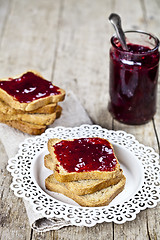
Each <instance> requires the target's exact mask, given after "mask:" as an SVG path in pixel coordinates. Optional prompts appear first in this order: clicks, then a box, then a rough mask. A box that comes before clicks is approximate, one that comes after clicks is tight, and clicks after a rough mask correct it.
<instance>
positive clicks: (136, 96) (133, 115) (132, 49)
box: [108, 31, 159, 125]
mask: <svg viewBox="0 0 160 240" xmlns="http://www.w3.org/2000/svg"><path fill="white" fill-rule="evenodd" d="M125 36H126V42H127V46H128V50H127V51H126V50H123V49H122V47H121V44H120V42H119V41H118V39H117V38H116V37H115V36H113V37H112V38H111V44H112V46H111V49H110V78H109V93H110V102H109V106H108V108H109V111H110V113H111V114H112V116H113V117H114V118H115V119H116V120H118V121H120V122H122V123H125V124H133V125H136V124H144V123H147V122H148V121H150V120H151V119H152V118H153V116H154V114H155V113H156V100H157V85H158V73H159V71H158V68H159V51H158V47H159V40H158V38H157V37H155V36H153V35H151V34H149V33H146V32H142V31H126V32H125Z"/></svg>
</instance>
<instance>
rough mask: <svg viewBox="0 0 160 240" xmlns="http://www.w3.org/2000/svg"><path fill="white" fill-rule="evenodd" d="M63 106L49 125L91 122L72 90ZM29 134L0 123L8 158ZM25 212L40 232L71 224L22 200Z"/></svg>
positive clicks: (73, 124) (70, 125)
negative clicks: (59, 113)
mask: <svg viewBox="0 0 160 240" xmlns="http://www.w3.org/2000/svg"><path fill="white" fill-rule="evenodd" d="M61 106H62V108H63V111H62V115H61V117H60V118H59V119H57V120H56V121H55V122H54V123H53V124H52V125H50V127H56V126H64V127H75V126H80V125H81V124H92V122H91V120H90V118H89V117H88V115H87V113H86V111H85V110H84V108H83V107H82V105H81V104H80V102H79V101H78V99H77V98H76V96H75V95H74V94H73V93H72V92H68V93H67V95H66V98H65V100H64V101H63V102H62V103H61ZM30 136H31V135H28V134H25V133H22V132H20V131H19V130H16V129H14V128H11V127H9V126H7V125H5V124H3V123H0V140H1V142H2V144H3V145H4V148H5V151H6V154H7V156H8V158H12V157H14V156H15V155H16V153H17V151H18V147H19V144H20V143H21V142H23V141H24V139H26V138H28V137H30ZM23 201H24V204H25V207H26V212H27V215H28V219H29V222H30V225H31V227H32V228H33V229H35V230H36V231H40V232H45V231H49V230H58V229H60V228H62V227H64V226H68V225H71V224H70V222H67V221H65V220H64V219H58V218H49V219H47V218H44V217H43V216H42V215H41V214H39V213H37V212H34V211H33V209H32V206H31V205H30V203H29V202H28V201H26V200H24V199H23Z"/></svg>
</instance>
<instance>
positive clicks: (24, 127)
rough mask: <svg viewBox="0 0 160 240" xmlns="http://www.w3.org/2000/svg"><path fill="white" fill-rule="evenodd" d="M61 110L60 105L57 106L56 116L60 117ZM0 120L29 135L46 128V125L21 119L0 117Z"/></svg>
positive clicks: (39, 132) (36, 133) (37, 133)
mask: <svg viewBox="0 0 160 240" xmlns="http://www.w3.org/2000/svg"><path fill="white" fill-rule="evenodd" d="M61 110H62V108H61V107H60V106H57V112H56V118H59V117H60V115H61ZM42 115H43V114H42ZM0 122H2V123H5V124H7V125H8V126H10V127H13V128H15V129H18V130H20V131H21V132H24V133H28V134H31V135H40V134H42V133H43V132H44V131H45V130H46V128H47V125H43V124H35V123H29V122H25V121H21V120H6V119H5V118H1V119H0Z"/></svg>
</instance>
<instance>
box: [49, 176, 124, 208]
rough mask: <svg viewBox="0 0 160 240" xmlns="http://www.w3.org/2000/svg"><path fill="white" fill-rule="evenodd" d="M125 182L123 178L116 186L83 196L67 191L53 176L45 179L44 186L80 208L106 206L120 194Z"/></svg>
mask: <svg viewBox="0 0 160 240" xmlns="http://www.w3.org/2000/svg"><path fill="white" fill-rule="evenodd" d="M125 182H126V178H125V177H124V176H123V177H122V179H121V180H120V181H119V182H118V183H117V184H115V185H112V186H109V187H106V188H104V189H101V190H100V191H96V192H94V193H91V194H86V195H83V196H79V195H77V194H75V193H74V192H72V191H70V190H68V189H67V187H66V186H65V184H64V183H59V182H58V181H57V180H56V179H55V178H54V175H53V174H52V175H50V176H49V177H47V178H46V179H45V186H46V188H47V189H48V190H50V191H53V192H57V193H62V194H63V195H65V196H67V197H69V198H71V199H73V200H74V201H76V202H77V203H78V204H79V205H81V206H84V207H99V206H106V205H108V204H109V203H110V202H111V201H112V200H113V199H114V198H115V197H116V196H117V195H118V194H119V193H120V192H122V190H123V189H124V186H125Z"/></svg>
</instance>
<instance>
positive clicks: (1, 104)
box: [0, 100, 57, 115]
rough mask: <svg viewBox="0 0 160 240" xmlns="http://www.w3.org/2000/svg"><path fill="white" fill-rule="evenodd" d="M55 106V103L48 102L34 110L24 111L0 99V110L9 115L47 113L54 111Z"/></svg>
mask: <svg viewBox="0 0 160 240" xmlns="http://www.w3.org/2000/svg"><path fill="white" fill-rule="evenodd" d="M56 107H57V104H56V103H50V104H47V105H45V106H43V107H40V108H38V109H36V110H33V111H28V112H26V111H22V110H17V109H15V108H12V107H10V106H9V105H8V104H7V103H5V102H4V101H1V100H0V112H1V113H4V114H10V115H13V114H24V113H45V114H49V113H54V112H55V111H56Z"/></svg>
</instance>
